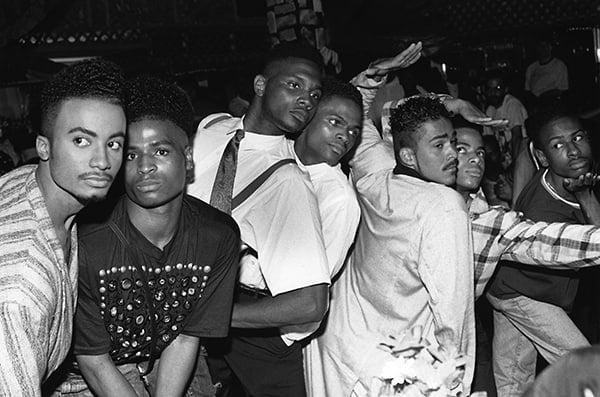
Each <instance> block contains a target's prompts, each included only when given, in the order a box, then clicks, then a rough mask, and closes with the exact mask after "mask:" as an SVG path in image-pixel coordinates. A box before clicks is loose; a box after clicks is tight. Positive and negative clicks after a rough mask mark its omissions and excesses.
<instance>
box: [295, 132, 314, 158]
mask: <svg viewBox="0 0 600 397" xmlns="http://www.w3.org/2000/svg"><path fill="white" fill-rule="evenodd" d="M305 135H306V134H300V136H299V137H298V138H297V139H296V141H295V142H294V151H295V152H296V156H298V158H299V159H300V162H301V163H302V164H304V165H313V164H317V163H318V161H316V160H313V159H311V157H310V155H309V154H308V150H307V147H308V146H307V145H306V139H305V138H304V136H305Z"/></svg>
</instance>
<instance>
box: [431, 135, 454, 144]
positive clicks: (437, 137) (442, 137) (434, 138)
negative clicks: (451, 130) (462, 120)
mask: <svg viewBox="0 0 600 397" xmlns="http://www.w3.org/2000/svg"><path fill="white" fill-rule="evenodd" d="M444 138H446V139H449V138H450V137H449V136H448V134H440V135H436V136H434V137H433V138H431V139H430V140H429V142H433V141H435V140H436V139H444Z"/></svg>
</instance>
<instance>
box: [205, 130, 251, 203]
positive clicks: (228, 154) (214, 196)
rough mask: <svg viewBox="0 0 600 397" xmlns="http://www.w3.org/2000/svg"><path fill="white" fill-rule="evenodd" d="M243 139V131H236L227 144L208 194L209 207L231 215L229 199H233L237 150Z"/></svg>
mask: <svg viewBox="0 0 600 397" xmlns="http://www.w3.org/2000/svg"><path fill="white" fill-rule="evenodd" d="M243 138H244V130H236V131H235V135H234V136H233V138H231V140H230V141H229V142H228V143H227V146H226V147H225V151H223V156H222V157H221V161H220V162H219V168H218V169H217V176H216V178H215V183H214V185H213V189H212V192H211V194H210V205H212V206H213V207H215V208H217V209H218V210H221V211H223V212H225V213H226V214H231V199H232V197H233V181H234V180H235V171H236V169H237V157H238V150H239V148H240V141H241V140H242V139H243Z"/></svg>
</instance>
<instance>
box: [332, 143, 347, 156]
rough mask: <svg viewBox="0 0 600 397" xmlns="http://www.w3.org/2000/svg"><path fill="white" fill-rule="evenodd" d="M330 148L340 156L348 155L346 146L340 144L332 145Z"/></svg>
mask: <svg viewBox="0 0 600 397" xmlns="http://www.w3.org/2000/svg"><path fill="white" fill-rule="evenodd" d="M329 146H330V147H331V149H332V150H333V151H334V152H335V154H337V155H338V156H342V155H344V154H345V153H346V146H344V145H341V144H338V143H330V144H329Z"/></svg>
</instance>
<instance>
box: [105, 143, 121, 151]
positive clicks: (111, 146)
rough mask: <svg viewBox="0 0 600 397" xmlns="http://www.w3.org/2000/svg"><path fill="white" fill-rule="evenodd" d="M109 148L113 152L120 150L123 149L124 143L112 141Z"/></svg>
mask: <svg viewBox="0 0 600 397" xmlns="http://www.w3.org/2000/svg"><path fill="white" fill-rule="evenodd" d="M108 147H109V148H111V149H113V150H120V149H121V148H122V147H123V143H122V142H119V141H110V142H108Z"/></svg>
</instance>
